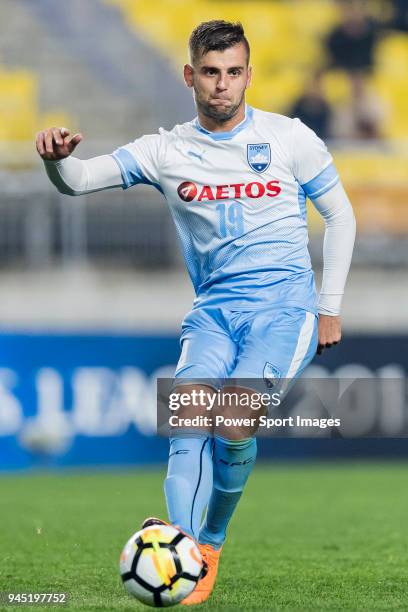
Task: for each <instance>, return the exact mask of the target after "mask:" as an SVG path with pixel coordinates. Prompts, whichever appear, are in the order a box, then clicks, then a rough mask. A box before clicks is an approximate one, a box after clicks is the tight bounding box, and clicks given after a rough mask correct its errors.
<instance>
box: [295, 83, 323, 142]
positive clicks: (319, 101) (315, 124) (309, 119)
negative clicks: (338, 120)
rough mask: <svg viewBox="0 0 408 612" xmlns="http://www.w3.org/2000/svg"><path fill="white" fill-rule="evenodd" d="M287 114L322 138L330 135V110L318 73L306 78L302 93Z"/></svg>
mask: <svg viewBox="0 0 408 612" xmlns="http://www.w3.org/2000/svg"><path fill="white" fill-rule="evenodd" d="M289 116H290V117H299V119H300V120H301V121H303V123H305V124H306V125H307V126H308V127H310V128H311V129H312V130H314V131H315V132H316V134H317V135H318V136H319V137H320V138H322V139H323V140H325V139H326V138H328V137H329V136H330V133H329V128H330V121H331V116H332V111H331V108H330V105H329V103H328V101H327V99H326V96H325V94H324V91H323V87H322V78H321V74H320V73H316V74H314V75H313V76H312V78H311V79H310V80H308V82H307V84H306V87H305V89H304V91H303V93H302V94H301V95H300V97H299V98H298V99H297V100H296V101H295V103H294V105H293V107H292V108H291V109H290V111H289Z"/></svg>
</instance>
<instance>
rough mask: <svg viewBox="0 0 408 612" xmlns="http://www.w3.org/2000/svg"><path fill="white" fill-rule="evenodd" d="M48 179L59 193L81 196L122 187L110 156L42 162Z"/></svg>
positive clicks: (119, 175) (116, 167)
mask: <svg viewBox="0 0 408 612" xmlns="http://www.w3.org/2000/svg"><path fill="white" fill-rule="evenodd" d="M44 165H45V170H46V172H47V174H48V177H49V179H50V180H51V182H52V183H53V184H54V185H55V187H56V188H57V189H58V191H60V192H61V193H65V194H67V195H82V194H84V193H92V192H94V191H101V190H102V189H113V188H114V187H121V186H122V176H121V173H120V170H119V168H118V165H117V163H116V162H115V161H114V160H113V159H112V157H111V156H110V155H101V156H99V157H92V158H91V159H87V160H82V159H78V158H77V157H71V156H69V157H66V158H65V159H61V160H59V161H46V160H44Z"/></svg>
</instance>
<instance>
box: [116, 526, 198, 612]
mask: <svg viewBox="0 0 408 612" xmlns="http://www.w3.org/2000/svg"><path fill="white" fill-rule="evenodd" d="M202 569H203V561H202V558H201V554H200V551H199V549H198V547H197V545H196V544H195V542H194V541H193V540H192V539H191V538H189V537H188V536H186V535H184V533H182V532H181V531H179V530H178V529H176V528H175V527H172V526H170V525H153V526H151V527H146V528H145V529H142V530H141V531H138V532H136V533H135V534H133V535H132V537H131V538H130V540H129V541H128V542H127V544H126V545H125V547H124V549H123V551H122V554H121V556H120V575H121V577H122V580H123V584H124V586H125V589H126V590H127V591H128V593H129V594H130V595H133V597H136V598H137V599H139V601H141V602H143V603H145V604H147V605H148V606H157V607H166V606H173V605H175V604H177V603H179V602H180V601H181V600H182V599H184V598H185V597H187V595H189V594H190V593H191V592H192V591H193V590H194V588H195V586H196V584H197V582H198V580H199V578H200V575H201V571H202Z"/></svg>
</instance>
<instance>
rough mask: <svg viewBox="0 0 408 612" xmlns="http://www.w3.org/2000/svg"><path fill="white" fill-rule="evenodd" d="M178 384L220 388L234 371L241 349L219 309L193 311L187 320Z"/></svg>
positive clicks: (182, 342)
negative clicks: (228, 329) (226, 327)
mask: <svg viewBox="0 0 408 612" xmlns="http://www.w3.org/2000/svg"><path fill="white" fill-rule="evenodd" d="M180 343H181V355H180V359H179V362H178V364H177V368H176V374H175V380H174V383H175V385H178V386H180V385H183V384H187V385H190V384H192V383H198V384H204V385H206V384H209V385H210V386H212V387H214V388H216V389H218V388H219V387H221V386H222V384H223V382H224V380H225V378H226V377H227V376H228V373H229V372H230V371H231V369H233V367H234V363H235V359H236V353H237V347H236V344H235V342H234V341H233V339H232V338H231V336H230V334H229V333H228V331H227V330H226V329H225V327H224V326H223V324H222V319H221V316H220V313H219V311H218V309H197V310H192V311H191V312H190V313H189V314H188V315H187V316H186V318H185V319H184V321H183V328H182V334H181V339H180Z"/></svg>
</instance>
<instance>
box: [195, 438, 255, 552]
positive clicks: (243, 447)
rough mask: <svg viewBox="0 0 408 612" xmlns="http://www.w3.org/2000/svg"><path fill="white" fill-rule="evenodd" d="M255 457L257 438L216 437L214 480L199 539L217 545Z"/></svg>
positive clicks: (222, 538) (222, 541)
mask: <svg viewBox="0 0 408 612" xmlns="http://www.w3.org/2000/svg"><path fill="white" fill-rule="evenodd" d="M255 459H256V439H255V438H249V439H246V440H226V439H225V438H221V437H219V436H217V437H216V438H215V447H214V456H213V466H214V484H213V490H212V493H211V497H210V502H209V504H208V509H207V514H206V517H205V520H204V523H203V526H202V528H201V530H200V535H199V542H200V543H201V544H211V545H212V546H214V548H220V547H221V546H222V545H223V543H224V540H225V536H226V531H227V526H228V523H229V521H230V519H231V517H232V515H233V513H234V510H235V508H236V506H237V504H238V501H239V499H240V497H241V495H242V491H243V489H244V486H245V484H246V481H247V480H248V477H249V475H250V473H251V471H252V468H253V467H254V463H255Z"/></svg>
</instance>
